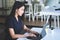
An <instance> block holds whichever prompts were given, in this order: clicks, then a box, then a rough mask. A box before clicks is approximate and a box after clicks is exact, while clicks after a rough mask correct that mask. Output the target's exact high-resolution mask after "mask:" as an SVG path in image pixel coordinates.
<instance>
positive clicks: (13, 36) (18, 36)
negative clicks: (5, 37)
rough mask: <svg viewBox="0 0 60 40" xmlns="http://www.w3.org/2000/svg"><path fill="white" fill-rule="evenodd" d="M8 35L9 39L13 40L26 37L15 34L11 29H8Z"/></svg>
mask: <svg viewBox="0 0 60 40" xmlns="http://www.w3.org/2000/svg"><path fill="white" fill-rule="evenodd" d="M9 33H10V35H11V37H12V38H13V39H15V38H22V37H23V38H24V37H26V36H25V35H23V34H15V32H14V29H13V28H9Z"/></svg>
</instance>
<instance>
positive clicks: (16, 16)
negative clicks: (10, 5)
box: [15, 13, 18, 21]
mask: <svg viewBox="0 0 60 40" xmlns="http://www.w3.org/2000/svg"><path fill="white" fill-rule="evenodd" d="M15 18H16V20H17V21H18V15H17V13H15Z"/></svg>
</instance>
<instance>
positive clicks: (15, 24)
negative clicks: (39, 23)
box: [6, 17, 24, 40]
mask: <svg viewBox="0 0 60 40" xmlns="http://www.w3.org/2000/svg"><path fill="white" fill-rule="evenodd" d="M6 25H7V26H6V27H7V30H9V28H13V29H14V32H15V34H21V31H22V30H23V27H24V24H23V22H22V20H21V17H18V21H17V20H16V18H15V17H8V18H7V21H6ZM7 37H9V38H8V40H13V39H12V38H11V36H10V34H9V31H7Z"/></svg>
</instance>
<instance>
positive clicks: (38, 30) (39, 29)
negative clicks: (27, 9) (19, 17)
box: [17, 27, 42, 40]
mask: <svg viewBox="0 0 60 40" xmlns="http://www.w3.org/2000/svg"><path fill="white" fill-rule="evenodd" d="M31 30H33V31H36V32H38V33H41V31H42V28H35V27H33V28H31ZM25 34H26V33H25ZM26 35H27V34H26ZM17 40H31V39H27V38H18V39H17Z"/></svg>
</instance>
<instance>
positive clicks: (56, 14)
mask: <svg viewBox="0 0 60 40" xmlns="http://www.w3.org/2000/svg"><path fill="white" fill-rule="evenodd" d="M42 15H48V16H50V27H51V15H52V16H56V17H57V23H58V28H59V16H60V11H56V10H51V9H50V10H49V9H47V10H43V11H41V12H40V15H39V16H42ZM56 17H54V26H55V28H56Z"/></svg>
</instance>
